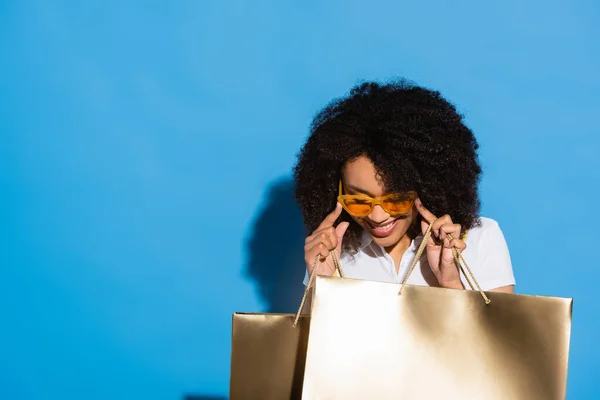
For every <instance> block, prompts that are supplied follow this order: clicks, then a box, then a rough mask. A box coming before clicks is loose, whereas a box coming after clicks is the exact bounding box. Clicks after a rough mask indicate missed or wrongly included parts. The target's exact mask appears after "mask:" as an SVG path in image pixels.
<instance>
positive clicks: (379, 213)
mask: <svg viewBox="0 0 600 400" xmlns="http://www.w3.org/2000/svg"><path fill="white" fill-rule="evenodd" d="M389 217H390V214H388V213H386V212H385V210H384V209H383V208H381V206H380V205H379V204H378V205H376V206H375V207H373V210H371V214H369V215H368V218H369V219H370V220H371V221H373V223H375V224H380V223H382V222H385V221H387V219H388V218H389Z"/></svg>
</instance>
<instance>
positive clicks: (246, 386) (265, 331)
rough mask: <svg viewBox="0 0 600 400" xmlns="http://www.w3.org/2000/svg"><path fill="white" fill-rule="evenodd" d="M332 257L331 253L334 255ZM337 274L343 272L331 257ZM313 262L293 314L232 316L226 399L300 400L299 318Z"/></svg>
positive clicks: (304, 330) (303, 329)
mask: <svg viewBox="0 0 600 400" xmlns="http://www.w3.org/2000/svg"><path fill="white" fill-rule="evenodd" d="M334 254H335V251H334ZM334 262H335V265H336V270H337V273H339V275H340V276H343V271H342V269H341V265H340V264H339V260H338V259H337V256H335V257H334ZM315 270H316V262H315V266H314V267H313V273H312V274H311V281H310V283H309V284H308V285H307V287H306V290H305V292H304V297H303V298H302V301H301V304H300V309H299V310H298V313H297V314H296V315H294V314H263V313H235V314H234V315H233V326H232V342H231V375H230V394H229V395H230V398H231V399H232V400H236V399H260V400H287V399H300V398H301V396H302V379H303V377H304V363H305V358H306V345H307V341H308V331H309V322H310V318H309V316H308V315H301V312H302V309H303V308H304V304H305V301H306V299H307V297H308V293H309V290H310V288H311V285H312V283H313V281H314V277H315V274H314V271H315Z"/></svg>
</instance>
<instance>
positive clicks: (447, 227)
mask: <svg viewBox="0 0 600 400" xmlns="http://www.w3.org/2000/svg"><path fill="white" fill-rule="evenodd" d="M442 218H443V217H442ZM442 218H440V219H442ZM449 218H450V217H448V219H449ZM450 222H452V221H450ZM434 225H435V224H434ZM460 231H461V226H460V224H453V223H444V224H443V225H441V226H440V227H439V237H440V239H442V240H446V238H447V237H448V235H451V237H452V239H454V238H460ZM448 240H451V239H448Z"/></svg>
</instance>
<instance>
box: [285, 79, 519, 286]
mask: <svg viewBox="0 0 600 400" xmlns="http://www.w3.org/2000/svg"><path fill="white" fill-rule="evenodd" d="M477 149H478V145H477V141H476V140H475V137H474V136H473V133H472V132H471V130H470V129H469V128H468V127H467V126H465V124H464V123H463V121H462V116H461V115H459V114H458V113H457V111H456V109H455V107H454V106H453V105H452V104H450V103H449V102H448V101H446V100H445V99H444V98H442V97H441V95H440V94H439V92H435V91H431V90H427V89H424V88H421V87H418V86H415V85H412V84H409V83H407V82H406V81H400V82H394V83H388V84H378V83H363V84H361V85H359V86H357V87H355V88H353V89H352V90H351V92H350V94H349V95H348V96H347V97H345V98H341V99H337V100H334V101H333V102H332V103H331V104H329V105H328V106H327V107H326V108H325V109H323V110H322V111H321V112H320V113H319V114H318V115H317V116H316V118H315V119H314V121H313V124H312V126H311V134H310V137H309V138H308V140H307V142H306V144H305V145H304V147H303V148H302V150H301V152H300V155H299V160H298V164H297V165H296V167H295V170H294V176H295V180H296V198H297V201H298V203H299V205H300V208H301V210H302V213H303V217H304V220H305V223H306V225H307V226H308V228H309V230H310V232H312V233H311V234H310V235H309V236H308V237H307V238H306V245H305V248H304V250H305V261H306V267H307V269H308V270H311V269H312V267H313V265H314V263H315V260H316V259H317V257H318V260H319V261H320V263H318V264H317V265H318V266H317V273H318V274H319V275H333V273H334V271H335V268H334V263H333V259H332V250H334V249H336V250H337V253H338V254H341V256H340V260H341V264H342V266H343V269H344V273H345V275H346V277H349V278H357V279H366V280H376V281H384V282H401V281H402V279H403V278H404V276H405V274H406V272H407V269H408V268H409V266H410V265H411V262H412V261H413V259H414V257H415V253H416V250H417V248H418V246H419V244H420V243H421V241H422V238H423V233H424V232H425V231H426V230H427V228H428V226H429V223H431V222H433V226H432V238H431V239H430V240H429V242H428V243H427V247H426V256H424V257H422V258H421V260H420V261H419V263H418V264H417V267H416V268H415V270H414V272H413V273H412V274H411V276H410V279H409V280H408V283H409V284H413V285H428V286H437V287H443V288H450V289H465V284H467V286H466V287H468V283H467V282H468V281H466V280H465V279H464V277H463V276H461V275H460V274H459V270H458V268H457V266H456V264H455V263H454V258H453V254H452V248H453V247H456V248H457V249H459V250H460V251H461V252H462V254H463V257H464V259H465V260H466V261H467V263H468V264H469V266H470V267H471V269H472V271H473V273H474V275H475V277H476V278H477V280H478V281H479V283H480V285H481V287H482V289H483V290H491V291H498V292H507V293H513V291H514V285H515V279H514V276H513V271H512V265H511V261H510V255H509V252H508V248H507V246H506V241H505V239H504V236H503V234H502V231H501V230H500V228H499V226H498V224H497V223H496V221H494V220H492V219H489V218H484V217H479V216H478V211H479V197H478V193H477V186H478V181H479V176H480V173H481V168H480V166H479V163H478V159H477ZM436 216H437V217H439V218H437V219H436ZM307 275H308V274H307ZM306 283H307V279H306V278H305V284H306Z"/></svg>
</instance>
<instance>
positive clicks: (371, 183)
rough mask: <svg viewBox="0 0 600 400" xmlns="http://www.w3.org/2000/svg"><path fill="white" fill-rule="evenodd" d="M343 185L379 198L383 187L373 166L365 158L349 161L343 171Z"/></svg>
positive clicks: (383, 190) (383, 189)
mask: <svg viewBox="0 0 600 400" xmlns="http://www.w3.org/2000/svg"><path fill="white" fill-rule="evenodd" d="M343 178H344V183H345V184H346V185H348V186H353V187H355V188H359V189H362V190H364V191H366V192H369V193H371V194H372V195H374V196H381V195H383V194H384V192H385V186H384V184H383V181H382V179H381V176H379V175H378V174H377V170H376V169H375V166H374V165H373V163H372V162H371V160H369V159H368V158H367V157H364V156H361V157H358V158H356V159H354V160H351V161H349V162H348V163H347V164H346V166H345V168H344V171H343Z"/></svg>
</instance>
